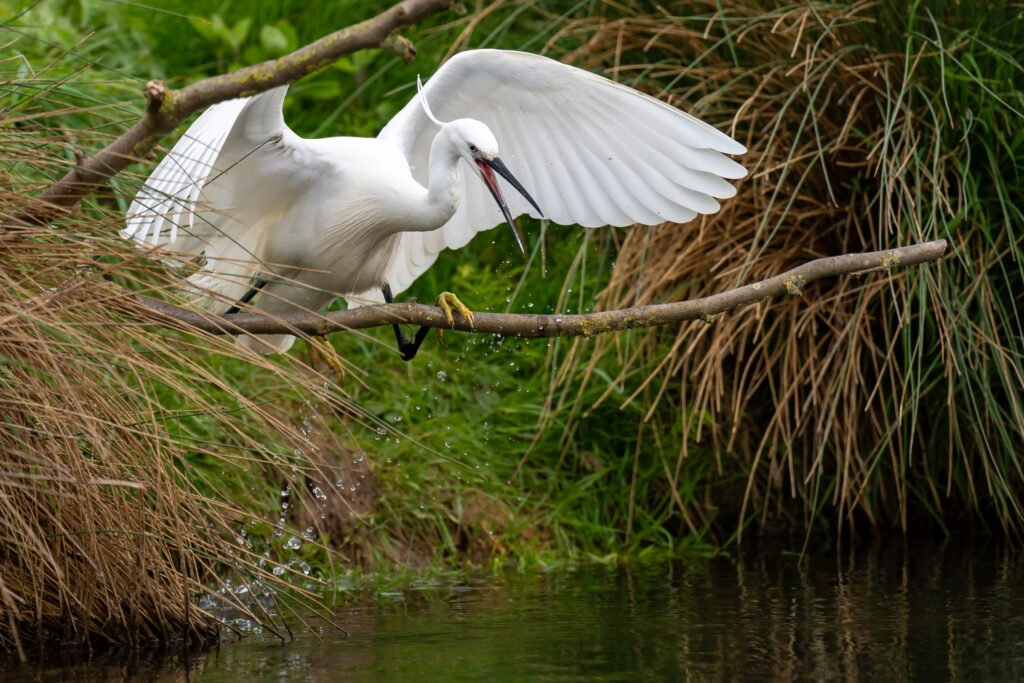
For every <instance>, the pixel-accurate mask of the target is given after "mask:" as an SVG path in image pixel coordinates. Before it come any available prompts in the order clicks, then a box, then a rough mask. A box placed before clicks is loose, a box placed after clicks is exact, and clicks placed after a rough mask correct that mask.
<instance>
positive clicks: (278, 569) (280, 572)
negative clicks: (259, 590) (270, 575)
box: [274, 565, 284, 576]
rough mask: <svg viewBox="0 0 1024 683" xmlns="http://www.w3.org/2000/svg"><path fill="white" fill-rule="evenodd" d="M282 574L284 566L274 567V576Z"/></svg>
mask: <svg viewBox="0 0 1024 683" xmlns="http://www.w3.org/2000/svg"><path fill="white" fill-rule="evenodd" d="M283 574H284V567H282V566H281V565H278V566H276V567H274V576H282V575H283Z"/></svg>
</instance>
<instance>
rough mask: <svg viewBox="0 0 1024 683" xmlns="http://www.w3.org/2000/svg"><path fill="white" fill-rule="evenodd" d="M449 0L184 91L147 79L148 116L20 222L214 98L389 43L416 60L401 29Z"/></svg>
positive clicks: (425, 0)
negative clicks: (399, 33) (401, 35)
mask: <svg viewBox="0 0 1024 683" xmlns="http://www.w3.org/2000/svg"><path fill="white" fill-rule="evenodd" d="M450 4H451V0H403V1H402V2H399V3H398V4H396V5H394V6H392V7H390V8H389V9H387V10H385V11H383V12H381V13H380V14H378V15H377V16H375V17H373V18H372V19H367V20H366V21H363V22H360V23H358V24H355V25H353V26H349V27H348V28H343V29H341V30H338V31H335V32H334V33H331V34H330V35H327V36H324V37H323V38H320V39H319V40H316V41H314V42H312V43H310V44H309V45H306V46H305V47H301V48H299V49H298V50H296V51H295V52H292V53H290V54H287V55H285V56H283V57H280V58H279V59H272V60H270V61H267V62H263V63H262V64H254V65H252V66H247V67H244V68H242V69H239V70H237V71H234V72H232V73H229V74H223V75H220V76H212V77H210V78H204V79H203V80H201V81H196V82H195V83H193V84H191V85H189V86H187V87H185V88H182V89H181V90H177V91H175V90H171V89H169V88H168V87H167V86H166V85H164V83H163V82H161V81H150V82H149V83H148V84H147V85H146V90H145V96H146V104H147V106H146V113H145V114H143V116H142V118H141V119H140V120H139V121H138V122H137V123H136V124H135V125H134V126H132V127H131V128H129V129H128V130H127V131H125V132H124V133H122V134H121V136H120V137H118V138H117V139H116V140H114V141H113V142H111V143H110V144H109V145H107V146H106V147H104V148H103V149H102V150H100V151H99V152H97V153H96V154H94V155H93V156H91V157H87V158H85V159H83V160H82V161H80V162H79V163H78V164H77V165H76V166H75V167H74V168H72V169H71V170H70V171H68V172H67V173H66V174H65V175H64V177H63V178H61V179H60V180H58V181H57V182H56V183H54V184H53V185H51V186H50V187H49V188H47V189H46V190H45V191H43V192H42V193H41V194H40V195H38V196H37V197H34V198H33V199H32V200H31V202H29V204H28V206H27V207H26V208H25V209H23V210H22V211H21V212H19V213H18V214H17V215H16V216H15V221H18V222H23V223H34V224H44V223H48V222H49V221H51V220H53V218H54V217H56V216H57V215H59V214H60V213H62V212H64V211H66V210H67V209H69V208H71V207H73V206H75V205H76V204H77V203H78V202H79V201H80V200H81V199H82V197H84V196H85V195H86V194H88V193H89V192H90V191H91V190H92V189H93V188H95V187H96V186H97V185H99V184H100V183H102V182H104V181H105V180H107V179H108V178H110V177H111V176H114V175H116V174H117V173H119V172H120V171H121V170H123V169H124V168H125V167H126V166H128V164H131V163H132V162H134V161H137V160H138V159H139V157H141V156H142V155H144V154H146V153H147V152H148V151H149V150H151V149H153V147H155V146H156V143H157V142H158V141H159V140H160V138H161V137H163V136H164V135H166V134H167V133H169V132H171V131H172V130H174V129H175V128H177V127H178V125H180V124H181V122H182V121H184V120H185V119H187V118H188V117H189V116H191V115H192V114H194V113H195V112H197V111H199V110H200V109H205V108H206V107H209V106H210V105H212V104H216V103H217V102H222V101H224V100H229V99H232V98H235V97H243V96H246V95H253V94H255V93H258V92H263V91H264V90H269V89H270V88H273V87H276V86H279V85H283V84H285V83H292V82H294V81H297V80H298V79H300V78H302V77H303V76H305V75H307V74H309V73H312V72H314V71H317V70H318V69H321V68H323V67H325V66H327V65H328V64H330V63H332V62H334V61H335V60H337V59H338V58H339V57H342V56H344V55H347V54H351V53H353V52H356V51H358V50H364V49H367V48H372V47H383V48H385V49H389V50H391V51H392V52H395V53H397V54H398V55H399V56H401V57H402V58H403V59H405V60H406V61H411V60H412V58H413V57H414V56H415V54H416V50H415V48H414V47H413V46H412V43H410V42H409V41H408V40H405V39H403V38H400V37H398V36H396V35H395V34H394V32H395V31H396V30H398V29H400V28H403V27H405V26H409V25H411V24H414V23H416V22H418V21H420V20H421V19H424V18H425V17H428V16H430V15H432V14H436V13H438V12H440V11H442V10H445V9H447V8H448V7H449V5H450ZM0 229H2V228H0Z"/></svg>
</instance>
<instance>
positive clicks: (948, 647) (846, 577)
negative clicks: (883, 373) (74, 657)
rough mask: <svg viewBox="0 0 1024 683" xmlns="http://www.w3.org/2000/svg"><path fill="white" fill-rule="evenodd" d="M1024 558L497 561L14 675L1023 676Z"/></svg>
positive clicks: (944, 553)
mask: <svg viewBox="0 0 1024 683" xmlns="http://www.w3.org/2000/svg"><path fill="white" fill-rule="evenodd" d="M1022 570H1024V566H1022V561H1021V559H1020V558H1019V557H1018V556H1016V555H1014V554H1011V553H1005V552H999V551H997V550H995V549H993V548H990V547H983V548H973V549H970V550H968V549H965V548H956V549H952V548H947V549H944V550H943V549H937V550H936V549H932V550H907V549H903V548H892V547H888V548H874V549H871V550H867V551H857V552H844V553H842V554H841V555H839V556H837V555H834V554H833V555H829V556H828V557H814V558H807V557H805V558H803V559H800V558H798V557H796V556H793V555H788V554H782V553H779V552H778V551H774V552H770V551H765V550H761V551H758V552H756V553H755V552H750V551H747V552H745V553H744V554H743V555H742V556H740V557H732V558H727V557H718V558H715V559H712V560H703V559H693V560H688V561H686V562H672V563H645V564H634V565H629V566H616V567H605V566H588V567H584V568H581V569H577V570H575V571H560V572H558V573H551V574H536V573H535V574H525V575H524V574H506V575H500V576H497V577H495V576H489V577H487V578H486V579H480V580H472V581H467V582H465V583H460V584H458V585H453V586H444V587H439V586H433V587H429V588H422V587H421V588H417V589H409V590H405V591H401V592H395V593H385V594H382V595H377V596H376V597H374V598H373V599H371V600H367V601H365V602H363V603H360V604H358V605H350V606H346V607H344V608H341V609H339V611H338V612H337V622H338V623H339V624H340V625H341V626H343V627H344V628H345V629H347V630H348V632H349V635H348V637H345V636H344V634H343V633H342V632H341V631H340V630H335V629H331V628H329V627H328V628H324V629H323V631H322V633H320V634H319V639H318V638H317V637H314V636H313V635H312V634H309V633H306V634H304V635H302V634H300V635H298V636H297V637H296V639H295V640H294V641H292V642H290V643H287V644H281V643H280V642H279V641H277V640H270V639H268V638H265V637H250V638H247V639H245V640H243V641H241V642H237V643H230V644H225V645H222V646H221V647H219V648H218V649H215V650H212V651H209V652H206V653H202V654H199V655H194V656H191V657H188V658H182V657H180V656H177V657H172V658H169V659H160V658H154V657H149V656H147V657H140V656H134V657H127V658H118V659H117V660H116V661H111V660H110V659H109V658H103V659H97V660H94V661H92V662H78V663H77V664H65V665H63V666H61V665H58V664H56V663H52V664H51V663H45V664H38V663H37V664H34V665H30V666H27V667H22V666H13V667H7V668H6V674H7V679H8V680H33V679H34V680H62V681H68V680H175V681H182V680H191V681H261V680H278V681H292V680H297V681H327V680H346V681H393V680H437V681H480V680H489V681H504V680H535V681H583V680H587V681H589V680H604V681H633V680H683V679H691V680H707V679H718V680H739V679H744V680H747V679H754V680H757V679H774V680H800V679H804V680H836V679H847V680H861V679H868V678H873V679H880V680H919V681H939V680H949V679H962V680H1024V574H1022Z"/></svg>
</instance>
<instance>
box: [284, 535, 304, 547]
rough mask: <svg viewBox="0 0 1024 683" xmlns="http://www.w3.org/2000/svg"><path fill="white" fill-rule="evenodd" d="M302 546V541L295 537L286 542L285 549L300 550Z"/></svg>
mask: <svg viewBox="0 0 1024 683" xmlns="http://www.w3.org/2000/svg"><path fill="white" fill-rule="evenodd" d="M301 546H302V541H300V540H299V539H298V538H296V537H295V536H291V537H289V538H288V540H287V541H285V543H284V547H285V548H287V549H288V550H298V549H299V548H300V547H301Z"/></svg>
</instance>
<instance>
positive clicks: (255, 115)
mask: <svg viewBox="0 0 1024 683" xmlns="http://www.w3.org/2000/svg"><path fill="white" fill-rule="evenodd" d="M286 92H287V86H282V87H278V88H274V89H273V90H268V91H267V92H264V93H260V94H259V95H255V96H253V97H248V98H241V99H236V100H230V101H227V102H222V103H220V104H216V105H214V106H212V107H210V108H209V109H207V110H206V111H205V112H204V113H203V115H202V116H200V117H199V118H198V119H197V120H196V122H195V123H193V124H192V126H191V127H190V128H189V129H188V130H187V131H186V132H185V134H184V135H183V136H182V137H181V139H180V140H178V142H177V143H176V144H175V145H174V147H173V148H172V149H171V151H170V153H169V154H168V155H167V156H166V157H165V158H164V159H163V160H162V161H161V162H160V164H159V165H158V166H157V167H156V169H155V170H154V171H153V173H152V174H151V175H150V176H149V178H148V179H147V180H146V182H145V184H144V185H143V187H142V189H140V190H139V192H138V194H137V195H136V197H135V200H134V201H133V202H132V204H131V207H130V208H129V209H128V215H127V220H126V227H125V228H124V230H122V232H121V234H122V235H123V236H124V237H126V238H131V239H134V240H136V241H138V242H139V243H141V244H144V245H152V246H164V247H166V249H167V250H168V251H169V252H171V253H181V252H185V253H187V254H190V255H195V256H197V257H202V262H203V263H204V265H203V267H202V268H200V270H198V271H197V272H196V273H195V274H194V275H192V276H191V277H190V278H189V284H190V285H191V286H192V288H193V290H195V291H196V293H197V294H199V295H201V296H205V297H207V299H208V301H207V302H204V303H209V302H210V301H212V300H215V299H221V300H224V299H227V300H236V299H237V298H238V297H240V296H241V295H242V294H243V293H244V292H245V290H246V289H247V288H248V286H249V280H250V278H251V276H252V274H253V272H254V271H255V270H256V268H257V265H258V263H259V260H260V251H261V247H262V244H263V240H264V238H265V232H266V228H267V227H268V224H269V222H270V220H272V218H273V217H275V216H278V215H280V213H281V211H282V210H283V208H285V207H287V206H289V205H290V203H291V201H292V200H293V198H294V196H295V194H296V193H297V191H298V189H299V187H298V186H299V184H300V183H302V182H303V181H302V179H303V178H305V177H307V176H306V174H307V173H315V172H316V170H317V167H318V166H320V165H323V164H327V163H329V160H326V159H324V158H323V156H322V155H320V154H317V153H316V152H314V151H313V150H312V149H311V148H310V147H309V145H308V144H307V143H306V141H304V140H303V139H302V138H300V137H298V136H297V135H295V134H294V133H293V132H292V131H291V130H290V129H289V128H288V127H287V126H286V125H285V122H284V118H283V114H282V109H281V107H282V103H283V102H284V97H285V93H286Z"/></svg>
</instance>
